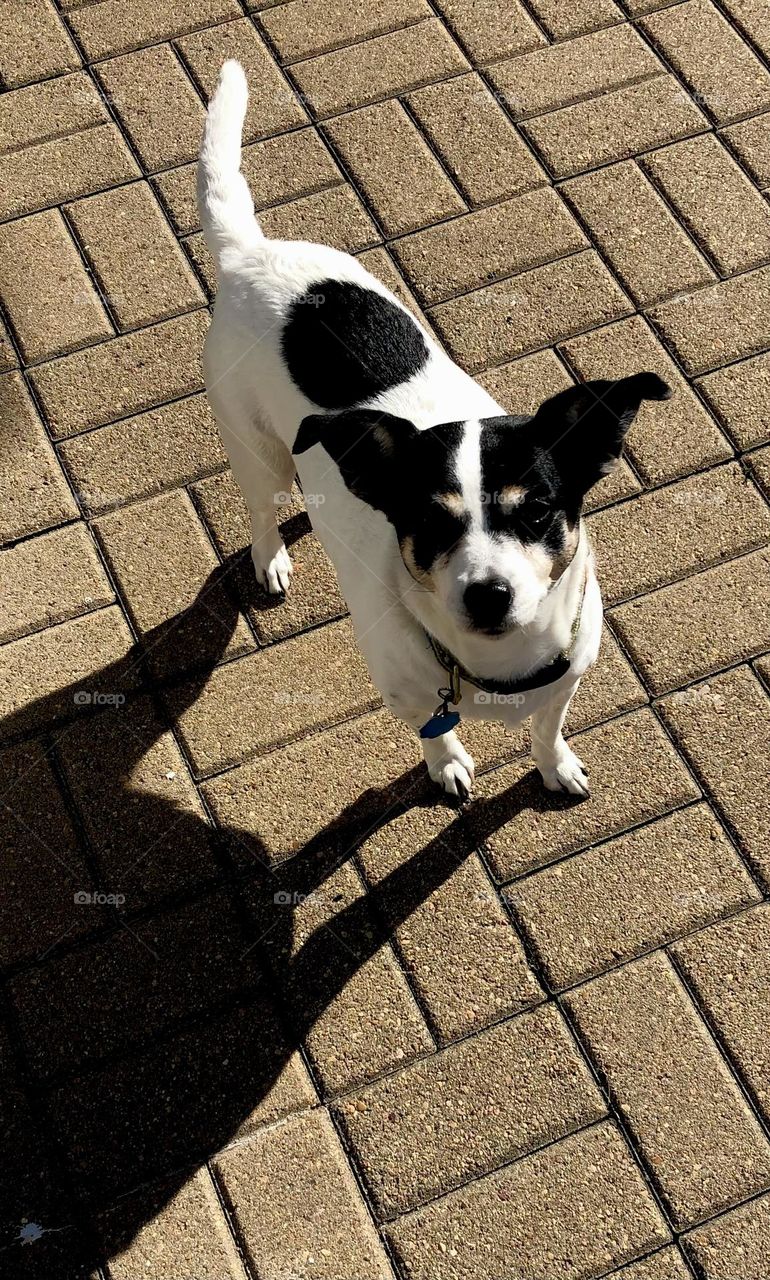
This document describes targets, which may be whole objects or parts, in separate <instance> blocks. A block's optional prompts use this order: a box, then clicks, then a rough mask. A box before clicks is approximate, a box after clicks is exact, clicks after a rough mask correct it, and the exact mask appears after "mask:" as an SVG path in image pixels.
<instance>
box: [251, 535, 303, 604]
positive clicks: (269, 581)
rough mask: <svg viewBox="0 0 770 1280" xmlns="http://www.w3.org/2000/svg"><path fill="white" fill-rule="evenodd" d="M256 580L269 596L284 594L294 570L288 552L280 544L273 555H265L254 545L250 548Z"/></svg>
mask: <svg viewBox="0 0 770 1280" xmlns="http://www.w3.org/2000/svg"><path fill="white" fill-rule="evenodd" d="M251 558H252V560H253V562H254V572H255V574H256V575H257V582H258V583H259V585H260V586H261V587H264V589H265V591H267V592H268V593H269V594H270V595H271V596H281V595H285V594H286V592H287V591H288V590H289V583H290V582H291V575H292V573H293V572H294V568H293V565H292V563H291V560H290V558H289V553H288V551H287V550H286V548H285V547H284V546H283V544H281V546H280V547H279V548H278V550H277V551H276V552H275V555H273V556H265V555H264V554H263V553H260V551H259V550H258V548H257V547H256V546H254V547H252V549H251Z"/></svg>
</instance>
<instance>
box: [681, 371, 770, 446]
mask: <svg viewBox="0 0 770 1280" xmlns="http://www.w3.org/2000/svg"><path fill="white" fill-rule="evenodd" d="M696 385H697V387H698V390H699V391H700V392H701V394H702V395H703V396H705V398H706V400H707V401H708V404H709V406H710V407H711V408H712V409H713V411H714V413H715V414H716V415H717V417H718V418H719V420H720V421H721V422H722V423H723V424H724V426H725V427H726V428H727V430H728V431H729V433H730V435H731V436H732V438H733V439H734V440H735V442H736V444H737V445H738V447H739V448H740V449H750V448H751V446H752V445H755V444H760V443H761V442H762V441H763V440H766V439H767V438H768V437H770V355H760V356H755V357H754V358H753V359H752V360H743V361H741V362H740V363H739V364H731V365H730V366H729V367H728V368H727V369H718V370H717V371H716V372H715V373H710V374H708V375H707V376H706V377H705V378H699V379H698V382H697V384H696Z"/></svg>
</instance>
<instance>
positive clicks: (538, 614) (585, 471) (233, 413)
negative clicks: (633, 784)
mask: <svg viewBox="0 0 770 1280" xmlns="http://www.w3.org/2000/svg"><path fill="white" fill-rule="evenodd" d="M247 100H248V91H247V87H246V78H245V75H244V72H243V68H242V67H241V66H240V64H239V63H238V62H234V61H228V62H226V63H225V64H224V66H223V67H222V70H221V73H220V77H219V81H218V84H217V88H216V90H215V93H214V95H213V97H212V99H211V102H210V104H209V109H208V114H207V119H206V124H205V129H204V134H203V141H202V145H201V150H200V156H199V166H198V205H199V209H200V216H201V222H202V225H203V231H204V235H205V239H206V243H207V245H208V247H209V249H210V251H211V253H212V255H213V257H214V259H215V262H216V265H217V269H218V276H219V291H218V293H217V297H216V303H215V306H214V314H213V318H212V322H211V326H210V329H209V333H208V337H207V340H206V344H205V351H204V376H205V382H206V389H207V394H208V399H209V403H210V405H211V408H212V410H213V412H214V415H215V417H216V419H217V422H218V424H219V429H220V431H221V436H222V441H223V444H224V447H225V450H226V452H227V454H228V457H229V459H230V463H231V466H232V470H233V473H234V476H235V479H236V481H237V483H238V485H239V487H240V489H241V491H242V493H243V495H244V498H245V499H246V502H247V505H248V507H249V512H250V517H251V532H252V558H253V562H254V569H255V572H256V575H257V579H258V581H259V582H260V583H261V584H262V585H263V586H264V588H265V589H266V590H267V591H268V592H270V593H271V594H276V595H278V594H281V593H284V592H286V591H288V590H289V586H290V581H291V575H292V566H291V561H290V558H289V555H288V552H287V550H286V548H285V546H284V544H283V542H282V540H281V536H280V533H279V531H278V526H277V523H276V496H277V495H281V494H283V493H285V492H287V491H289V490H290V489H291V486H292V483H293V481H294V478H295V473H298V474H299V479H300V483H301V487H302V491H303V493H304V496H305V500H306V503H307V505H308V509H309V511H310V512H312V515H311V520H312V524H313V527H314V529H315V531H316V533H317V535H318V537H319V538H320V540H321V542H322V544H323V546H324V548H325V550H326V552H327V553H328V555H329V557H330V559H331V560H332V562H333V564H334V566H335V569H336V571H337V576H338V579H339V583H340V588H341V590H342V593H343V595H344V597H345V599H346V601H347V604H348V607H349V609H350V614H351V618H352V621H353V626H354V629H355V633H356V639H357V642H358V645H359V647H360V649H361V651H362V653H363V655H364V658H365V660H366V663H367V666H368V668H369V671H370V673H371V676H372V679H373V681H374V683H375V684H376V685H377V687H378V689H379V691H380V693H381V694H382V698H383V701H384V702H385V704H386V705H387V706H388V707H389V708H390V710H391V711H392V712H393V713H394V714H395V715H396V716H399V717H400V718H401V719H402V720H404V721H405V722H406V723H407V724H408V725H409V726H411V728H412V729H413V730H414V731H415V732H416V733H417V734H419V735H420V739H421V742H422V748H423V753H424V757H425V762H426V765H427V768H428V771H429V773H430V776H431V778H432V779H433V780H434V781H435V782H437V783H438V784H439V785H440V786H441V787H442V788H443V790H444V791H445V792H446V793H447V794H448V795H450V796H452V797H455V798H456V801H464V800H466V799H467V798H468V797H469V795H470V793H471V789H472V785H473V781H474V763H473V760H472V759H471V757H470V755H469V754H468V752H467V751H466V750H465V748H464V747H463V745H462V743H461V742H460V740H459V738H458V736H457V734H456V732H455V727H456V725H457V723H458V721H459V718H460V716H459V712H458V711H457V710H456V709H455V708H457V707H458V706H462V713H463V714H464V715H466V716H469V717H471V718H474V719H482V720H497V721H502V722H503V723H504V724H506V725H509V726H513V725H516V724H519V723H520V722H521V721H522V720H524V719H525V718H527V717H531V721H532V724H531V735H532V755H533V758H534V762H535V764H536V766H537V768H538V770H539V771H540V774H541V775H542V779H543V782H544V784H545V786H546V787H547V788H548V789H549V790H551V791H561V790H563V791H566V792H569V793H571V794H573V795H576V796H586V795H587V794H588V780H587V775H586V771H585V767H584V765H583V764H582V762H581V761H580V760H579V759H578V757H577V756H576V755H575V753H574V752H573V751H572V749H571V748H570V747H569V746H568V744H567V743H566V742H565V740H564V737H563V735H562V726H563V724H564V719H565V716H566V713H567V708H568V706H569V702H570V699H571V698H572V696H573V694H574V693H575V691H576V689H577V687H578V684H579V682H580V679H581V677H582V676H583V674H584V673H585V672H586V671H587V670H588V668H589V667H590V666H591V665H592V664H593V663H594V662H595V660H596V657H597V655H598V652H599V642H600V636H601V626H602V602H601V596H600V592H599V586H598V583H597V579H596V573H595V568H594V560H593V556H592V552H591V548H590V546H589V542H588V537H587V534H586V530H585V526H584V523H583V520H582V518H581V511H582V505H583V500H584V498H585V496H586V494H587V492H588V490H589V489H590V488H591V487H592V486H593V485H594V484H595V483H596V482H597V481H598V480H599V479H600V478H601V476H603V475H604V474H605V473H607V472H608V471H610V470H612V469H613V468H615V467H616V466H617V465H618V461H619V458H620V454H621V450H622V447H623V439H624V436H625V434H626V431H627V430H628V428H629V426H630V425H631V422H632V420H633V418H634V416H635V414H636V413H637V411H638V409H639V407H640V405H641V403H642V401H643V400H665V399H667V398H668V397H669V396H670V395H671V391H670V389H669V388H668V387H667V385H666V383H665V382H663V381H662V379H661V378H659V377H658V376H657V375H656V374H654V373H638V374H636V375H634V376H631V377H623V378H620V379H619V380H617V381H614V382H612V381H592V382H585V383H582V384H579V385H577V386H575V387H572V388H570V389H568V390H566V391H562V392H560V393H559V394H558V395H554V396H551V397H550V398H549V399H547V400H545V401H544V403H543V404H542V405H541V406H540V408H539V409H538V411H537V413H535V414H534V415H511V414H509V413H506V412H505V410H504V409H502V408H501V406H500V405H499V404H497V403H496V402H495V400H494V399H493V398H492V397H491V396H490V395H489V394H488V393H487V392H486V391H484V390H483V389H482V388H481V387H479V386H478V385H477V384H476V383H475V382H474V381H473V380H472V379H471V378H470V377H469V376H468V375H467V374H466V373H464V372H463V371H462V370H461V369H460V368H459V367H458V366H457V365H456V364H454V363H453V361H452V360H450V359H449V357H448V356H447V355H446V353H445V352H444V351H443V350H442V349H441V347H440V346H439V345H438V343H437V342H436V341H435V340H434V339H433V337H432V336H431V335H430V334H429V333H428V332H427V331H426V330H425V329H424V328H423V327H422V326H421V325H420V324H419V323H418V321H417V320H416V319H415V318H414V316H413V315H412V314H411V313H410V312H409V311H408V310H407V308H406V307H405V306H404V305H403V304H402V303H401V302H400V301H399V300H398V299H397V298H396V297H395V296H394V295H393V294H392V293H391V292H390V291H389V290H388V289H387V288H385V286H384V285H382V284H381V283H380V282H379V280H377V279H375V278H374V277H373V276H372V275H370V274H369V272H368V271H366V270H365V268H364V267H363V266H362V265H361V263H360V262H358V261H357V260H356V259H355V258H353V257H351V256H350V255H349V254H346V253H342V252H340V251H338V250H336V249H332V248H328V247H326V246H324V245H318V244H311V243H306V242H304V241H282V240H269V239H267V238H266V237H265V236H264V235H263V234H262V231H261V229H260V227H259V225H258V223H257V220H256V218H255V215H254V205H253V201H252V198H251V194H250V192H249V188H248V185H247V183H246V180H245V178H244V177H243V175H242V173H241V172H240V155H241V133H242V126H243V120H244V115H245V112H246V105H247Z"/></svg>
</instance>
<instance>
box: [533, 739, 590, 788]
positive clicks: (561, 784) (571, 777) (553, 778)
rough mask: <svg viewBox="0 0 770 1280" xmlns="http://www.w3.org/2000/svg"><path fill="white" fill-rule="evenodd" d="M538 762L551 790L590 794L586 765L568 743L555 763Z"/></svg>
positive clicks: (545, 781) (546, 784)
mask: <svg viewBox="0 0 770 1280" xmlns="http://www.w3.org/2000/svg"><path fill="white" fill-rule="evenodd" d="M536 763H537V767H538V769H539V770H540V774H541V776H542V779H543V783H544V785H545V786H546V787H547V789H548V790H549V791H569V793H570V795H573V796H587V795H588V794H589V791H588V776H587V774H586V767H585V765H584V764H583V761H582V760H579V759H578V757H577V756H576V755H575V752H574V751H571V750H570V748H569V747H568V746H566V744H565V746H564V748H563V750H562V752H561V754H560V755H559V757H558V759H557V760H555V761H553V763H551V764H547V765H546V764H540V763H539V762H536Z"/></svg>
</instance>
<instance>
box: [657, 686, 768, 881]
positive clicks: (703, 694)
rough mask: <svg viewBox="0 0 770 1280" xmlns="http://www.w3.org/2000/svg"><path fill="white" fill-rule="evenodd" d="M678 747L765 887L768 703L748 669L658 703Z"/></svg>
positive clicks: (766, 870)
mask: <svg viewBox="0 0 770 1280" xmlns="http://www.w3.org/2000/svg"><path fill="white" fill-rule="evenodd" d="M660 710H661V713H662V715H663V717H664V719H665V721H666V723H667V725H668V726H669V728H670V729H671V730H672V732H673V733H674V734H675V735H676V739H677V742H678V743H679V744H680V745H681V747H682V749H683V751H684V752H685V753H686V754H687V756H688V757H689V759H690V760H691V761H692V763H693V765H694V767H695V769H696V770H697V772H698V775H699V777H701V778H703V779H704V781H705V783H706V785H707V786H708V788H709V791H710V793H711V795H712V796H713V798H714V801H715V803H716V805H717V807H718V808H719V809H720V811H721V812H722V813H723V814H724V816H725V817H726V819H727V821H728V822H729V823H730V825H731V826H732V828H733V830H734V831H736V832H737V834H738V837H739V840H740V842H741V845H742V847H743V848H744V850H745V852H746V854H747V856H748V858H749V859H750V861H751V864H752V866H753V867H754V869H755V871H756V872H757V874H758V875H759V876H760V877H761V879H762V882H763V883H764V885H765V886H766V887H770V850H769V849H768V846H767V818H768V814H767V773H768V766H770V746H768V727H769V726H770V703H769V702H768V698H767V695H766V693H765V692H764V690H763V688H762V686H761V684H760V683H759V681H758V680H757V679H756V678H755V676H754V675H753V673H752V672H751V670H750V669H749V668H747V667H740V668H738V669H737V670H736V671H729V672H727V673H726V674H724V675H721V676H716V677H713V678H712V679H711V680H709V681H708V682H707V683H706V684H701V685H696V686H695V688H693V689H687V690H685V691H684V692H682V693H675V694H674V695H673V696H672V697H670V698H666V699H665V701H664V702H662V703H660Z"/></svg>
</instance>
